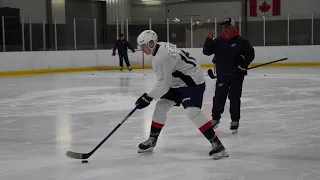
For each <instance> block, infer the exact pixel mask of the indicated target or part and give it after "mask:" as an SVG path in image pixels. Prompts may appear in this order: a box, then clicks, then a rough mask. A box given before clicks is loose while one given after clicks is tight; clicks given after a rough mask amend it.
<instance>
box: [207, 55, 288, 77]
mask: <svg viewBox="0 0 320 180" xmlns="http://www.w3.org/2000/svg"><path fill="white" fill-rule="evenodd" d="M287 59H288V58H287V57H286V58H282V59H278V60H275V61H270V62H267V63H263V64H259V65H256V66H252V67H250V68H248V69H247V70H249V69H254V68H257V67H261V66H265V65H268V64H272V63H276V62H280V61H285V60H287ZM208 75H209V77H210V78H211V79H216V78H217V76H215V75H214V73H213V71H212V69H209V70H208ZM226 75H232V73H228V74H226Z"/></svg>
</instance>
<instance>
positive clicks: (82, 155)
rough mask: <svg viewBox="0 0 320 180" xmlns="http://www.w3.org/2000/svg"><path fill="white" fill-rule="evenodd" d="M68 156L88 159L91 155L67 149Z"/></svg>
mask: <svg viewBox="0 0 320 180" xmlns="http://www.w3.org/2000/svg"><path fill="white" fill-rule="evenodd" d="M66 154H67V156H68V157H69V158H73V159H88V158H89V157H90V155H89V154H83V153H77V152H72V151H67V153H66Z"/></svg>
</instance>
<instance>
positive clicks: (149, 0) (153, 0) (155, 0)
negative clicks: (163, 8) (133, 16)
mask: <svg viewBox="0 0 320 180" xmlns="http://www.w3.org/2000/svg"><path fill="white" fill-rule="evenodd" d="M141 1H142V3H143V4H150V5H152V4H153V5H159V4H161V3H162V2H161V1H160V0H141Z"/></svg>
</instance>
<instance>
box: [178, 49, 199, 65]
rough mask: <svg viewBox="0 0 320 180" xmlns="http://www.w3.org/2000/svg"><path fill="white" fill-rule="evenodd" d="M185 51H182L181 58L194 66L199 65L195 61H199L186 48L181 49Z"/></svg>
mask: <svg viewBox="0 0 320 180" xmlns="http://www.w3.org/2000/svg"><path fill="white" fill-rule="evenodd" d="M181 51H182V52H183V54H181V53H180V57H181V59H182V60H183V61H184V62H186V63H188V64H191V65H193V66H194V67H196V66H197V64H196V63H195V61H197V60H196V59H195V58H193V57H191V56H190V54H189V53H188V52H186V51H184V50H181Z"/></svg>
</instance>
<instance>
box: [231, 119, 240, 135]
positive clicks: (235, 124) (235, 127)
mask: <svg viewBox="0 0 320 180" xmlns="http://www.w3.org/2000/svg"><path fill="white" fill-rule="evenodd" d="M238 128H239V121H231V123H230V130H231V133H232V134H237V133H238Z"/></svg>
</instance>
